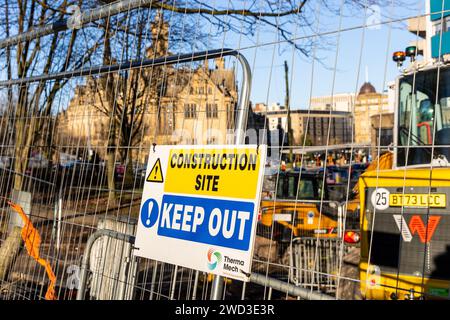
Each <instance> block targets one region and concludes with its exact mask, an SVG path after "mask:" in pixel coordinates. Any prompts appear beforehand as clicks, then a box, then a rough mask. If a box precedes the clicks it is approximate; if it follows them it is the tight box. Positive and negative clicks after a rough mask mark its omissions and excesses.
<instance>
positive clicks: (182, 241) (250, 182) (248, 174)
mask: <svg viewBox="0 0 450 320" xmlns="http://www.w3.org/2000/svg"><path fill="white" fill-rule="evenodd" d="M265 159H266V146H262V145H260V146H256V145H243V146H171V145H170V146H169V145H165V146H156V147H155V148H153V147H152V149H151V151H150V155H149V159H148V164H147V172H146V177H147V179H146V181H145V184H144V190H143V194H142V202H141V207H140V219H139V223H138V229H137V234H136V242H135V247H136V249H135V252H134V253H135V255H136V256H139V257H144V258H149V259H154V260H158V261H162V262H167V263H171V264H175V265H179V266H183V267H187V268H192V269H196V270H200V271H205V272H208V273H212V274H216V275H221V276H224V277H228V278H233V279H238V280H242V281H248V280H249V276H250V271H251V261H252V255H253V244H254V241H255V233H256V223H257V218H258V210H259V201H260V194H261V188H262V180H263V175H264V164H265Z"/></svg>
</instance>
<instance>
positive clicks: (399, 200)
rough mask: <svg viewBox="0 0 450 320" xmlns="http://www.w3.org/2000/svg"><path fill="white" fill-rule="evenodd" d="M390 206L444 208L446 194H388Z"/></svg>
mask: <svg viewBox="0 0 450 320" xmlns="http://www.w3.org/2000/svg"><path fill="white" fill-rule="evenodd" d="M389 206H391V207H430V208H445V207H446V206H447V195H446V194H425V193H421V194H390V195H389Z"/></svg>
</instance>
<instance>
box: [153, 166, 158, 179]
mask: <svg viewBox="0 0 450 320" xmlns="http://www.w3.org/2000/svg"><path fill="white" fill-rule="evenodd" d="M158 169H159V166H156V167H155V176H154V177H153V179H154V180H158Z"/></svg>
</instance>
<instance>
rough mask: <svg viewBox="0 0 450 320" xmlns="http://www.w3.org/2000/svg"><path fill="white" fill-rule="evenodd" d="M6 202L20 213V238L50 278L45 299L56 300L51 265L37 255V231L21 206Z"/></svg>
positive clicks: (39, 241)
mask: <svg viewBox="0 0 450 320" xmlns="http://www.w3.org/2000/svg"><path fill="white" fill-rule="evenodd" d="M8 204H9V205H10V206H11V207H12V208H13V209H14V210H15V211H16V212H17V213H18V214H19V215H20V217H21V218H22V220H23V222H24V226H23V227H22V232H21V235H22V239H23V241H24V242H25V248H26V249H27V252H28V254H29V255H30V256H31V257H32V258H34V259H35V260H36V261H37V262H38V263H39V264H40V265H42V266H43V267H45V271H46V272H47V275H48V278H49V279H50V284H49V286H48V288H47V292H46V293H45V299H46V300H56V299H57V297H56V294H55V283H56V276H55V274H54V273H53V270H52V267H51V266H50V263H49V262H48V261H47V260H45V259H43V258H41V257H40V256H39V247H40V245H41V236H40V235H39V232H38V231H37V230H36V229H35V228H34V226H33V224H32V223H31V221H30V219H28V217H27V215H26V214H25V212H24V211H23V209H22V207H21V206H19V205H18V204H15V203H13V202H8Z"/></svg>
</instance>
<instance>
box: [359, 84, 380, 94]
mask: <svg viewBox="0 0 450 320" xmlns="http://www.w3.org/2000/svg"><path fill="white" fill-rule="evenodd" d="M369 93H377V90H376V89H375V87H374V86H373V85H372V84H371V83H370V82H364V84H363V85H362V86H361V89H359V94H369Z"/></svg>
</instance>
